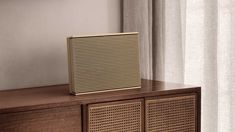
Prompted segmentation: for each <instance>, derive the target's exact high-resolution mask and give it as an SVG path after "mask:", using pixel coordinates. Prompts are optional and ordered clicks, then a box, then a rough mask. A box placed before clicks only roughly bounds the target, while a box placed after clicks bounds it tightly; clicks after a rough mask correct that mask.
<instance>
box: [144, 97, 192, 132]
mask: <svg viewBox="0 0 235 132" xmlns="http://www.w3.org/2000/svg"><path fill="white" fill-rule="evenodd" d="M145 107H146V129H147V131H148V132H195V131H196V126H195V125H196V96H195V95H189V96H180V97H169V98H160V99H149V100H146V106H145Z"/></svg>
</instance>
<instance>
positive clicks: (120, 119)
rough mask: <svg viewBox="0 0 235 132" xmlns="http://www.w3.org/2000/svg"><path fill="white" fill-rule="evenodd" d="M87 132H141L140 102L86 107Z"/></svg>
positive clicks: (122, 102)
mask: <svg viewBox="0 0 235 132" xmlns="http://www.w3.org/2000/svg"><path fill="white" fill-rule="evenodd" d="M88 109H89V112H88V113H89V114H88V116H89V121H88V131H89V132H141V129H142V122H141V118H142V115H141V112H142V103H141V100H133V101H128V102H125V101H119V102H115V104H114V103H111V104H110V103H106V104H95V105H90V106H88Z"/></svg>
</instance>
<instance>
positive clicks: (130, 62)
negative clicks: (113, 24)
mask: <svg viewBox="0 0 235 132" xmlns="http://www.w3.org/2000/svg"><path fill="white" fill-rule="evenodd" d="M68 42H69V44H68V52H69V60H70V63H69V67H70V83H71V86H72V88H71V91H73V92H75V93H77V94H79V93H86V92H96V91H105V90H114V89H120V88H128V87H136V86H140V73H139V55H138V51H139V49H138V34H137V33H129V34H117V35H104V36H89V37H75V38H71V39H70V40H69V41H68Z"/></svg>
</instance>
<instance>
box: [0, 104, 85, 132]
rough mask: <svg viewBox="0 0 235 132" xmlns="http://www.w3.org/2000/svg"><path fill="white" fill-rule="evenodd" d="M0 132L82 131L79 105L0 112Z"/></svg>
mask: <svg viewBox="0 0 235 132" xmlns="http://www.w3.org/2000/svg"><path fill="white" fill-rule="evenodd" d="M0 130H1V132H82V131H81V109H80V106H79V105H77V106H67V107H58V108H51V109H42V110H33V111H26V112H18V113H9V114H0Z"/></svg>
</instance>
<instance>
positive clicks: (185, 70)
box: [122, 0, 235, 132]
mask: <svg viewBox="0 0 235 132" xmlns="http://www.w3.org/2000/svg"><path fill="white" fill-rule="evenodd" d="M122 4H123V31H124V32H127V31H138V32H139V33H140V54H141V76H142V78H148V79H155V80H164V81H170V82H180V83H186V84H195V85H200V86H202V132H234V131H235V0H123V1H122Z"/></svg>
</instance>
